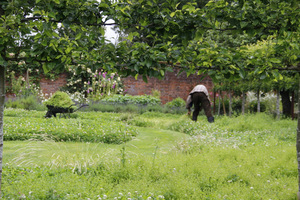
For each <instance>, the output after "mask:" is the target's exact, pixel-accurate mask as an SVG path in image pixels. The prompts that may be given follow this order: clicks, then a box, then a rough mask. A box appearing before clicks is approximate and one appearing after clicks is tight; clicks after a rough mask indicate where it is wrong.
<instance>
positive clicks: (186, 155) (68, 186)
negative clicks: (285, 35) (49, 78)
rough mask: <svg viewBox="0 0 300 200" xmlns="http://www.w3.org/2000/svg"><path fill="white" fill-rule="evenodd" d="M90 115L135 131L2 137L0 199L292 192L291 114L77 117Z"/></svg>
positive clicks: (287, 195)
mask: <svg viewBox="0 0 300 200" xmlns="http://www.w3.org/2000/svg"><path fill="white" fill-rule="evenodd" d="M12 112H13V111H12ZM19 116H20V115H19ZM92 116H94V117H95V116H97V119H102V118H104V121H105V120H106V121H107V123H109V121H110V120H112V119H113V120H114V121H116V122H120V123H124V124H127V126H132V127H134V128H136V130H137V133H138V134H137V136H136V137H134V138H133V139H132V140H130V141H128V142H126V143H123V144H105V143H90V142H53V141H52V140H46V141H5V142H4V155H3V157H4V159H3V163H4V165H3V180H2V195H3V197H2V198H3V199H22V198H23V199H105V198H106V199H163V198H164V199H284V200H285V199H296V192H297V177H298V172H297V158H296V148H295V138H296V121H291V120H279V121H277V120H275V119H273V118H272V117H270V116H268V115H265V114H261V115H246V116H240V117H236V118H227V117H221V118H218V117H217V118H216V122H215V123H213V124H209V123H208V122H207V121H206V119H205V117H203V116H201V117H200V118H199V121H198V122H197V123H194V122H191V121H190V119H188V118H187V117H186V116H184V115H170V114H161V113H145V114H142V115H131V114H129V113H128V114H108V113H90V114H88V113H79V114H78V116H77V119H78V120H81V119H82V120H88V118H89V119H90V120H94V117H92ZM10 117H12V115H10ZM24 117H26V118H27V120H28V118H32V120H34V118H39V117H38V115H37V114H36V113H35V114H34V116H32V117H30V114H26V115H25V114H24ZM61 120H68V119H61ZM55 123H57V122H55ZM62 124H65V123H62ZM91 124H93V123H91ZM138 125H139V126H138ZM18 130H19V129H18Z"/></svg>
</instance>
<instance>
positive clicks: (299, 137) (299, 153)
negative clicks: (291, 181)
mask: <svg viewBox="0 0 300 200" xmlns="http://www.w3.org/2000/svg"><path fill="white" fill-rule="evenodd" d="M296 146H297V160H298V200H299V199H300V79H299V88H298V128H297V141H296Z"/></svg>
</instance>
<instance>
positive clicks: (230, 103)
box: [228, 91, 232, 117]
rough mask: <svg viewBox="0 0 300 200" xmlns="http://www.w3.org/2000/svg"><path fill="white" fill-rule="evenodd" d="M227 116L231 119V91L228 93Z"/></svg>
mask: <svg viewBox="0 0 300 200" xmlns="http://www.w3.org/2000/svg"><path fill="white" fill-rule="evenodd" d="M228 112H229V113H228V115H229V117H231V113H232V98H231V91H229V111H228Z"/></svg>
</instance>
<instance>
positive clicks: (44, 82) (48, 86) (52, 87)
mask: <svg viewBox="0 0 300 200" xmlns="http://www.w3.org/2000/svg"><path fill="white" fill-rule="evenodd" d="M66 84H67V74H65V73H64V74H60V75H59V76H58V78H57V79H55V80H50V79H47V78H45V77H42V79H41V80H40V87H41V90H42V91H43V93H44V94H45V96H46V98H47V97H49V96H50V95H51V94H54V93H55V92H56V91H57V90H59V88H61V87H63V86H65V85H66Z"/></svg>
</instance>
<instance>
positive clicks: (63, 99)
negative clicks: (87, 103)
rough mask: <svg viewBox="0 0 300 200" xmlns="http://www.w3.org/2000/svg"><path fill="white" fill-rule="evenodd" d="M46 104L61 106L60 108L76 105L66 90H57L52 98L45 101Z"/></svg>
mask: <svg viewBox="0 0 300 200" xmlns="http://www.w3.org/2000/svg"><path fill="white" fill-rule="evenodd" d="M44 105H46V106H47V105H49V106H54V107H60V108H70V107H72V106H73V105H74V102H73V101H72V99H71V98H70V97H69V95H68V94H67V93H65V92H61V91H56V92H55V93H54V94H53V95H52V96H51V97H50V99H48V100H47V101H44Z"/></svg>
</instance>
